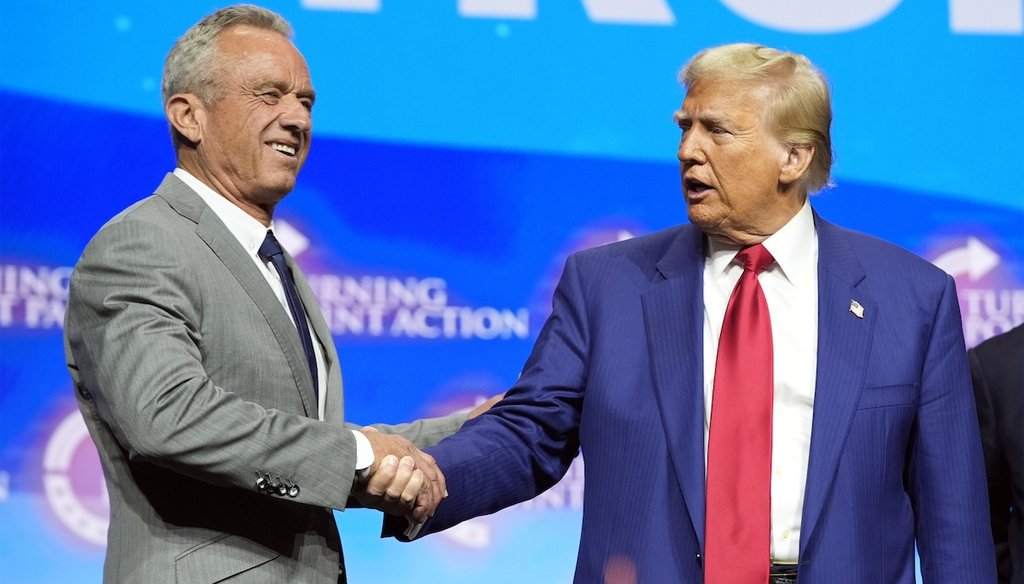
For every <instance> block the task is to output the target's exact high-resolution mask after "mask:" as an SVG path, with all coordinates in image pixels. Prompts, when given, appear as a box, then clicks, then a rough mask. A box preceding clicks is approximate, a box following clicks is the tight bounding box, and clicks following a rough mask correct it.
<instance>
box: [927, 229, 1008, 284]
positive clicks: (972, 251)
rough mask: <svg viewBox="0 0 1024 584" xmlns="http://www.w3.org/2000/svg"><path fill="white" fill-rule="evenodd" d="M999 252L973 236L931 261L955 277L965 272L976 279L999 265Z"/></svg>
mask: <svg viewBox="0 0 1024 584" xmlns="http://www.w3.org/2000/svg"><path fill="white" fill-rule="evenodd" d="M999 259H1000V258H999V254H997V253H996V252H994V251H992V250H991V249H990V248H989V247H988V246H987V245H985V244H984V243H982V242H981V241H980V240H978V239H976V238H974V237H968V238H967V245H966V246H964V247H959V248H956V249H951V250H949V251H947V252H946V253H944V254H942V255H940V256H939V257H937V258H935V261H933V262H932V263H933V264H935V265H936V266H938V267H940V268H942V269H943V270H944V271H945V272H946V273H947V274H949V275H950V276H953V277H954V278H956V277H957V276H962V275H964V274H967V276H968V277H969V278H970V279H971V280H977V279H978V278H981V277H982V276H984V275H985V274H987V273H989V272H991V271H992V269H993V268H995V267H996V266H998V265H999Z"/></svg>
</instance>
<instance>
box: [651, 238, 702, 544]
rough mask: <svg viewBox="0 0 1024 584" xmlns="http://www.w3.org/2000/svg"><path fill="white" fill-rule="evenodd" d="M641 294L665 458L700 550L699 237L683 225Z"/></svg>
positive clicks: (700, 390)
mask: <svg viewBox="0 0 1024 584" xmlns="http://www.w3.org/2000/svg"><path fill="white" fill-rule="evenodd" d="M657 268H658V275H657V276H656V279H655V281H654V283H653V284H652V285H651V287H650V288H648V290H647V291H645V292H644V293H643V295H642V299H641V300H642V304H643V311H644V323H645V325H646V331H647V348H648V353H649V354H650V356H651V368H652V370H653V377H654V392H655V396H656V399H657V402H658V407H659V410H660V412H661V418H662V425H663V427H664V429H665V436H666V440H667V444H668V452H669V457H670V458H671V460H672V465H673V468H674V470H675V473H676V479H677V481H678V482H679V486H680V488H681V489H682V493H683V500H684V501H685V503H686V507H687V510H688V511H689V517H690V521H691V522H692V526H693V530H694V532H695V533H696V536H697V539H698V541H700V542H701V549H703V547H704V543H703V542H704V391H703V379H704V361H703V326H702V323H703V322H704V298H703V292H702V286H703V276H704V250H703V235H702V234H701V232H700V230H698V229H696V228H695V227H693V226H684V227H683V228H682V230H681V231H680V233H679V236H678V237H677V238H676V240H675V242H674V243H673V244H672V245H671V246H670V247H669V250H668V252H667V253H666V254H665V255H664V257H662V258H661V260H660V261H659V262H658V263H657Z"/></svg>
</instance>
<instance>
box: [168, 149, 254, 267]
mask: <svg viewBox="0 0 1024 584" xmlns="http://www.w3.org/2000/svg"><path fill="white" fill-rule="evenodd" d="M174 176H176V177H178V178H180V179H181V180H182V182H184V183H185V184H187V185H188V186H189V187H191V188H192V190H194V191H195V192H196V194H197V195H199V197H200V198H201V199H202V200H203V202H204V203H206V204H207V206H209V207H210V209H211V210H212V211H213V213H214V214H215V215H216V216H217V218H219V219H220V220H221V221H222V222H223V223H224V225H225V226H226V227H227V228H228V231H230V232H231V235H234V236H235V239H237V240H238V242H239V243H241V244H242V247H244V248H245V249H246V251H248V252H249V253H250V254H253V255H256V253H257V252H258V251H259V249H260V246H261V245H263V240H264V239H265V238H266V236H267V230H268V229H273V228H274V222H273V221H271V222H270V226H269V227H267V226H266V225H263V224H262V223H260V222H259V221H258V220H257V219H256V218H255V217H253V216H252V215H249V214H248V213H246V212H245V211H243V210H242V209H241V208H240V207H238V206H237V205H235V204H234V203H232V202H231V201H229V200H227V199H226V198H224V197H223V196H222V195H220V194H219V193H217V191H215V190H213V189H211V188H210V187H209V186H207V185H206V183H204V182H202V181H201V180H199V179H198V178H196V177H195V176H193V175H192V174H191V173H189V172H188V171H187V170H185V169H183V168H175V169H174Z"/></svg>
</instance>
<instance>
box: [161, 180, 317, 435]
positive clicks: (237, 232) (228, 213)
mask: <svg viewBox="0 0 1024 584" xmlns="http://www.w3.org/2000/svg"><path fill="white" fill-rule="evenodd" d="M174 175H175V176H177V177H178V178H180V179H181V180H182V182H184V183H185V184H187V185H188V186H190V187H192V190H194V191H195V192H196V194H198V195H199V196H200V197H201V198H202V199H203V202H205V203H206V205H207V206H208V207H210V209H211V210H212V211H213V212H214V214H215V215H217V217H218V218H219V219H220V220H221V221H222V222H223V223H224V225H225V226H226V227H227V228H228V231H230V232H231V235H234V236H235V239H237V240H238V243H240V244H242V247H243V248H245V251H246V253H248V254H249V258H250V259H251V260H252V261H253V263H255V264H256V268H257V269H258V270H259V271H260V273H261V274H263V278H264V279H266V281H267V284H268V285H269V286H270V288H271V289H272V290H273V291H274V294H275V295H277V299H278V300H279V301H280V302H281V305H282V306H284V309H285V313H286V314H288V319H289V320H291V321H292V325H294V324H295V320H294V319H293V318H292V312H291V310H289V309H288V299H287V298H285V295H284V285H283V284H282V283H281V276H280V274H278V273H277V269H276V268H274V266H273V265H272V264H271V262H265V261H263V260H262V259H261V258H260V256H259V251H260V246H261V245H263V240H264V239H265V238H266V237H267V230H268V229H273V228H274V223H273V221H271V223H270V226H269V227H268V226H266V225H264V224H262V223H260V222H259V221H258V220H257V219H256V218H255V217H253V216H251V215H249V214H248V213H246V212H245V211H243V210H242V209H241V207H238V206H237V205H235V204H234V203H232V202H231V201H229V200H227V199H225V198H224V197H223V196H221V195H219V194H217V192H216V191H214V190H213V189H211V188H210V187H208V186H206V184H204V183H203V182H202V181H200V180H199V179H197V178H196V177H194V176H192V175H191V174H189V172H188V171H186V170H184V169H181V168H176V169H174ZM308 322H309V320H308V318H307V323H308ZM308 326H309V332H310V336H312V337H313V341H314V343H313V353H314V354H315V355H316V369H317V377H318V378H319V380H318V386H317V395H318V396H319V401H320V403H318V404H317V417H318V418H319V419H320V420H321V421H322V420H323V419H324V402H325V399H326V394H327V375H326V370H327V365H326V361H324V350H323V347H322V346H320V341H319V339H317V338H316V334H314V333H313V326H312V325H308ZM296 330H298V329H296Z"/></svg>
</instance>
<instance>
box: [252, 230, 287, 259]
mask: <svg viewBox="0 0 1024 584" xmlns="http://www.w3.org/2000/svg"><path fill="white" fill-rule="evenodd" d="M258 253H259V256H260V259H262V260H263V261H265V262H269V261H270V260H271V258H272V257H274V256H276V255H282V254H284V249H283V248H282V247H281V244H280V243H278V241H277V238H276V237H274V232H273V231H271V230H269V229H268V230H267V236H266V237H265V238H264V239H263V244H262V245H260V251H259V252H258Z"/></svg>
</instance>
